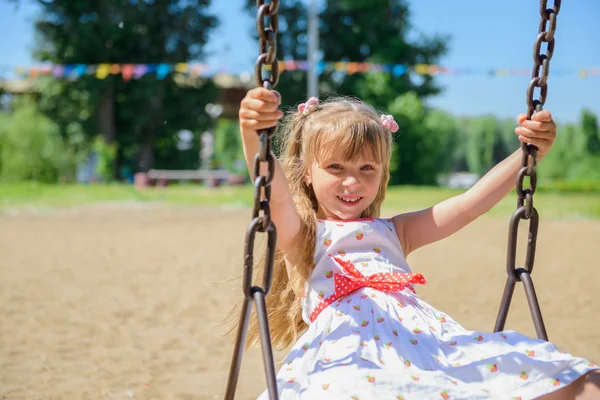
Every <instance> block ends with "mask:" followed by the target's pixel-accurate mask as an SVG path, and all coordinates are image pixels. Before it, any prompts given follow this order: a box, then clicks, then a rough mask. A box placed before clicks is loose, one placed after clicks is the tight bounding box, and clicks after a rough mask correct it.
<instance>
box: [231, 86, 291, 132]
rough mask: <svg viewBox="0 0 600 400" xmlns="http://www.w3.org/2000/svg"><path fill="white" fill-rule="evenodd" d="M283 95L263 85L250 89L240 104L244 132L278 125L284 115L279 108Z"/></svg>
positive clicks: (240, 116) (241, 123)
mask: <svg viewBox="0 0 600 400" xmlns="http://www.w3.org/2000/svg"><path fill="white" fill-rule="evenodd" d="M280 104H281V95H280V94H279V92H276V91H274V90H268V89H265V88H261V87H256V88H254V89H250V90H249V91H248V93H246V97H244V99H243V100H242V103H241V104H240V111H239V118H240V127H241V130H242V133H245V132H254V131H258V130H261V129H266V128H270V127H272V126H275V125H277V121H279V119H280V118H281V117H283V112H282V111H281V110H279V109H278V107H279V105H280Z"/></svg>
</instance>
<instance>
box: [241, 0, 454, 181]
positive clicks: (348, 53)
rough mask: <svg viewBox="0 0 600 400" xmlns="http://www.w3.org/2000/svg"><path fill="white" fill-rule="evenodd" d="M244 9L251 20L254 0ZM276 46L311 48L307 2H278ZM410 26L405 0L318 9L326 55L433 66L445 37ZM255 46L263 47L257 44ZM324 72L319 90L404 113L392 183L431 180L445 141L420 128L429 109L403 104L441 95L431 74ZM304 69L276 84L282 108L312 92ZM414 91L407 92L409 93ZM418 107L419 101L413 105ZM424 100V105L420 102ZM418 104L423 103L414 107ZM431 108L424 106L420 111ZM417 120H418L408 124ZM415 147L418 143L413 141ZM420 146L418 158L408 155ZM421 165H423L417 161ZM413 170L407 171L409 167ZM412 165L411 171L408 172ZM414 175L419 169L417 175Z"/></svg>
mask: <svg viewBox="0 0 600 400" xmlns="http://www.w3.org/2000/svg"><path fill="white" fill-rule="evenodd" d="M247 9H248V10H249V11H250V12H251V15H252V16H253V18H254V17H255V15H256V2H254V1H251V0H248V1H247ZM279 26H280V30H279V33H278V35H277V39H278V45H277V52H278V58H279V59H280V60H284V59H292V60H306V59H307V51H308V36H307V26H308V11H307V9H306V2H303V1H291V2H281V3H280V8H279ZM412 30H413V26H411V24H410V10H409V7H408V1H406V0H325V1H324V2H323V6H322V7H321V11H320V15H319V32H320V35H319V36H320V37H319V41H320V51H321V53H322V59H323V61H327V62H336V61H351V62H358V63H361V62H371V63H379V64H389V65H392V64H402V65H410V66H414V65H417V64H435V63H436V62H438V61H439V58H440V57H441V56H442V55H443V54H445V52H446V50H447V47H446V42H447V40H448V38H447V37H443V36H439V35H436V36H433V37H427V36H425V35H421V36H419V38H418V39H410V38H409V33H411V31H412ZM257 48H258V47H257ZM321 72H322V73H321V74H320V77H319V81H320V84H319V92H320V94H323V95H325V94H326V95H330V94H336V95H348V96H358V97H359V98H361V99H362V100H364V101H366V102H367V103H369V104H371V105H373V106H374V107H376V108H378V109H380V110H385V112H386V113H390V114H393V115H394V116H395V117H396V118H397V119H400V120H401V121H399V125H400V128H401V132H402V134H401V135H400V137H399V140H400V144H399V145H398V146H397V147H396V149H397V151H400V152H401V154H397V155H395V157H394V162H397V163H399V164H395V165H393V170H394V171H396V172H394V174H397V176H393V177H392V182H394V183H409V182H410V183H425V182H428V183H431V182H432V176H431V173H430V172H429V167H428V166H425V164H427V163H428V162H429V161H428V160H429V159H427V161H426V160H424V159H423V158H422V157H424V155H425V154H430V153H433V159H435V154H437V152H438V149H436V148H434V147H432V146H438V145H440V143H441V142H439V141H438V140H437V139H436V140H433V139H431V136H429V134H430V133H431V132H429V131H428V130H427V129H425V128H423V127H422V126H419V124H422V123H423V122H424V118H425V115H422V116H420V117H418V118H417V117H415V116H408V115H406V113H405V112H404V111H403V110H402V109H401V108H399V105H400V104H407V103H410V104H413V103H415V102H417V100H419V99H425V98H427V97H428V96H431V95H435V94H437V93H439V91H440V89H439V88H438V87H437V86H436V85H435V82H434V77H433V76H431V75H416V74H414V73H408V72H407V73H402V71H401V69H398V70H396V71H394V73H392V72H389V71H388V72H383V73H375V72H370V73H351V72H349V73H344V72H340V71H334V70H332V69H325V70H323V71H321ZM306 86H307V74H306V72H303V71H285V72H283V74H282V76H281V80H280V83H279V85H278V86H277V90H278V91H280V92H281V94H282V102H283V105H284V107H285V106H290V105H295V104H297V103H299V102H301V101H304V100H305V99H306V97H307V89H306ZM407 93H411V94H410V95H409V96H408V97H403V95H404V94H407ZM413 105H414V104H413ZM421 106H422V104H421V105H420V106H419V107H421ZM417 108H418V107H417ZM422 111H423V113H426V110H425V109H423V110H422ZM411 124H416V125H411ZM411 146H418V148H417V147H412V148H411ZM410 152H418V153H419V157H417V156H413V155H410V154H409V153H410ZM418 166H419V167H418ZM407 168H408V169H407ZM409 171H410V172H409ZM413 173H414V174H413Z"/></svg>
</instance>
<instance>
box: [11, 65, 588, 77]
mask: <svg viewBox="0 0 600 400" xmlns="http://www.w3.org/2000/svg"><path fill="white" fill-rule="evenodd" d="M278 66H279V71H280V73H281V72H285V71H303V72H307V71H308V70H309V67H310V64H309V62H308V61H304V60H300V61H294V60H284V61H279V65H278ZM315 71H316V72H317V74H318V75H321V74H323V73H329V72H337V73H341V74H348V75H352V74H357V73H388V74H392V75H393V76H394V77H400V76H402V75H405V74H407V73H415V74H418V75H446V76H488V77H521V76H526V77H531V68H487V67H447V66H442V65H429V64H417V65H405V64H376V63H368V62H347V61H337V62H327V61H320V62H317V63H316V64H315ZM8 72H13V73H14V74H16V75H17V76H18V77H20V78H36V77H38V76H54V77H55V78H64V79H77V78H80V77H82V76H95V77H96V78H97V79H106V78H107V77H108V76H110V75H119V74H120V75H121V76H122V78H123V80H124V81H126V82H127V81H130V80H132V79H140V78H142V77H144V76H146V75H154V76H155V77H156V79H159V80H162V79H165V78H166V77H167V76H168V75H169V74H172V73H176V74H183V75H189V76H192V77H212V76H215V75H217V74H230V75H238V76H248V75H249V74H251V75H253V74H254V72H253V71H251V70H247V71H245V72H241V73H240V72H237V73H234V72H232V70H231V67H228V66H224V65H221V66H215V65H209V64H203V63H185V62H182V63H174V64H167V63H162V64H96V65H89V64H68V65H61V64H43V65H39V66H31V67H11V66H2V65H0V79H1V78H2V77H3V76H4V75H5V74H6V73H8ZM551 74H552V75H553V76H577V77H579V78H588V77H596V76H600V67H591V68H563V69H560V68H553V69H552V71H551Z"/></svg>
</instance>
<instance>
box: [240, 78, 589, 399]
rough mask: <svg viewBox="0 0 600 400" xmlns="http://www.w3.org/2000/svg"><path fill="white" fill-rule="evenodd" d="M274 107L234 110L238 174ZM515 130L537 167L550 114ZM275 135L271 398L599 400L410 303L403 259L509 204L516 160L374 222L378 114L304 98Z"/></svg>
mask: <svg viewBox="0 0 600 400" xmlns="http://www.w3.org/2000/svg"><path fill="white" fill-rule="evenodd" d="M279 104H280V96H279V94H278V93H277V92H274V91H269V90H266V89H263V88H256V89H252V90H250V91H249V92H248V93H247V95H246V97H245V98H244V100H243V101H242V103H241V107H240V111H239V117H240V125H241V134H242V138H243V144H244V153H245V156H246V161H247V163H248V166H249V169H250V170H251V171H252V166H253V160H254V155H255V154H256V152H257V149H258V135H256V132H255V131H256V130H259V129H264V128H268V127H272V126H274V125H276V124H277V121H278V120H279V119H280V118H282V117H283V113H282V112H281V111H279V110H278V108H279ZM518 122H519V124H520V127H518V128H517V129H516V130H515V131H516V133H517V134H518V135H519V139H520V140H521V141H524V142H527V143H531V144H533V145H535V146H537V147H538V149H539V151H538V155H539V156H538V157H539V159H542V158H543V157H544V156H545V155H546V154H547V153H548V151H549V150H550V148H551V147H552V144H553V142H554V139H555V136H556V126H555V124H554V122H553V120H552V117H551V115H550V113H549V112H548V111H541V112H538V113H536V114H534V115H533V117H532V120H531V121H530V120H527V119H526V117H525V116H524V115H521V116H519V117H518ZM281 128H282V129H281V130H280V135H281V137H280V140H281V156H280V160H279V163H277V164H276V166H275V177H274V180H273V182H272V192H271V202H270V206H271V216H272V219H273V221H274V223H275V225H276V227H277V245H278V250H277V251H278V256H279V257H278V261H277V262H276V264H275V266H274V278H273V286H272V290H271V292H270V295H269V296H268V297H267V300H268V301H267V306H268V309H269V324H270V328H271V335H272V340H273V343H274V344H278V345H281V346H283V347H287V346H288V345H290V344H292V343H294V345H293V347H292V349H291V352H290V353H289V355H288V357H287V358H286V360H285V361H284V363H283V366H282V367H281V369H280V371H279V372H278V374H277V387H278V393H279V396H280V398H281V399H323V398H328V399H361V400H364V399H395V400H397V399H406V400H409V399H490V398H491V399H523V400H524V399H532V398H540V399H572V398H578V399H579V398H586V399H592V398H594V399H600V388H599V387H600V374H599V373H598V371H595V372H592V371H594V370H597V369H598V367H597V366H595V365H593V364H592V363H590V362H589V361H587V360H585V359H583V358H578V357H574V356H571V355H569V354H566V353H564V352H562V351H560V350H559V349H557V348H556V346H554V345H553V344H552V343H549V342H546V341H543V340H537V339H531V338H529V337H526V336H524V335H521V334H519V333H517V332H514V331H505V332H499V333H485V332H474V331H468V330H466V329H465V328H463V327H462V326H461V325H460V324H458V323H457V322H455V321H454V320H453V319H452V318H451V317H450V316H448V315H446V314H444V313H443V312H441V311H438V310H436V309H435V308H433V307H432V306H431V305H429V304H427V303H426V302H425V301H423V300H421V299H420V298H419V297H418V296H417V294H416V291H415V289H416V288H415V286H416V287H417V288H418V285H422V284H425V283H426V281H425V278H424V277H423V276H422V275H421V274H416V273H412V272H411V270H410V267H409V265H408V264H407V262H406V257H407V256H408V255H409V254H410V253H411V252H413V251H415V250H416V249H418V248H420V247H423V246H425V245H427V244H430V243H433V242H435V241H438V240H440V239H443V238H445V237H447V236H449V235H451V234H453V233H455V232H457V231H458V230H460V229H461V228H463V227H464V226H466V225H467V224H468V223H470V222H472V221H473V220H474V219H476V218H477V217H479V216H480V215H481V214H483V213H485V212H486V211H488V210H489V209H490V208H492V207H493V206H494V205H495V204H496V203H498V202H499V201H500V200H501V199H502V198H503V197H504V196H505V195H506V194H508V193H509V192H510V191H511V189H512V188H513V187H514V182H515V179H516V175H517V172H518V171H519V169H520V167H521V150H520V149H518V150H517V151H515V152H514V153H513V154H512V155H511V156H509V157H508V158H507V159H506V160H504V161H502V162H501V163H500V164H498V165H497V166H496V167H494V168H493V169H492V170H491V171H489V172H488V173H487V174H486V175H485V176H484V177H483V178H482V179H481V180H480V181H479V182H478V183H477V184H476V185H474V186H473V187H472V188H471V189H470V190H468V191H467V192H465V193H464V194H462V195H459V196H456V197H453V198H450V199H447V200H445V201H443V202H441V203H439V204H437V205H435V206H433V207H431V208H428V209H425V210H421V211H417V212H412V213H407V214H401V215H396V216H395V217H393V218H389V219H382V218H379V213H380V208H381V204H382V202H383V200H384V198H385V194H386V188H387V183H388V179H389V165H390V157H391V152H392V135H391V133H392V132H395V131H396V130H397V129H398V125H397V124H396V122H395V121H394V119H393V118H392V117H391V116H389V115H382V116H380V115H378V114H377V112H376V111H375V110H374V109H373V108H371V107H369V106H368V105H366V104H364V103H362V102H360V101H357V100H354V99H335V100H329V101H327V102H326V103H324V104H319V101H318V100H317V99H315V98H311V99H309V100H308V101H307V102H306V103H304V104H301V105H300V106H299V107H298V109H297V110H293V112H291V113H290V114H289V115H288V116H287V118H286V119H285V120H284V121H283V124H282V127H281ZM256 328H257V327H256V323H254V324H253V325H251V327H250V331H249V334H248V340H249V342H250V343H249V344H254V343H255V342H256V340H257V329H256ZM299 335H301V336H300V337H298V336H299ZM267 398H268V395H267V393H266V392H265V393H263V394H262V395H261V396H260V399H265V400H266V399H267Z"/></svg>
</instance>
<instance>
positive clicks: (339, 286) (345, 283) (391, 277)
mask: <svg viewBox="0 0 600 400" xmlns="http://www.w3.org/2000/svg"><path fill="white" fill-rule="evenodd" d="M333 259H334V260H335V261H336V262H337V263H338V264H340V266H341V267H342V268H343V269H344V270H345V271H346V272H347V273H348V274H349V275H341V274H337V273H336V274H335V275H334V284H335V293H334V294H332V295H331V296H329V297H327V298H326V299H324V300H323V301H322V302H321V303H319V305H318V306H317V307H316V308H315V309H314V310H313V312H312V313H311V315H310V321H311V322H312V321H314V320H315V319H316V318H317V316H318V315H319V314H320V313H321V311H323V310H324V309H325V307H327V306H328V305H330V304H331V303H333V302H334V301H336V300H337V299H339V298H340V297H343V296H346V295H348V294H350V293H352V292H353V291H355V290H357V289H360V288H363V287H370V288H373V289H376V290H381V291H384V292H386V291H387V292H396V291H400V290H404V289H409V290H410V291H412V292H413V293H416V292H415V289H414V288H413V287H412V286H411V284H416V283H418V284H425V283H427V282H426V281H425V278H424V277H423V275H421V274H414V273H406V272H405V273H401V272H379V273H377V274H373V275H369V276H364V275H363V274H361V273H360V272H359V271H358V270H357V269H356V267H355V266H354V264H353V263H352V262H351V261H344V260H341V259H339V258H337V257H334V258H333Z"/></svg>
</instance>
